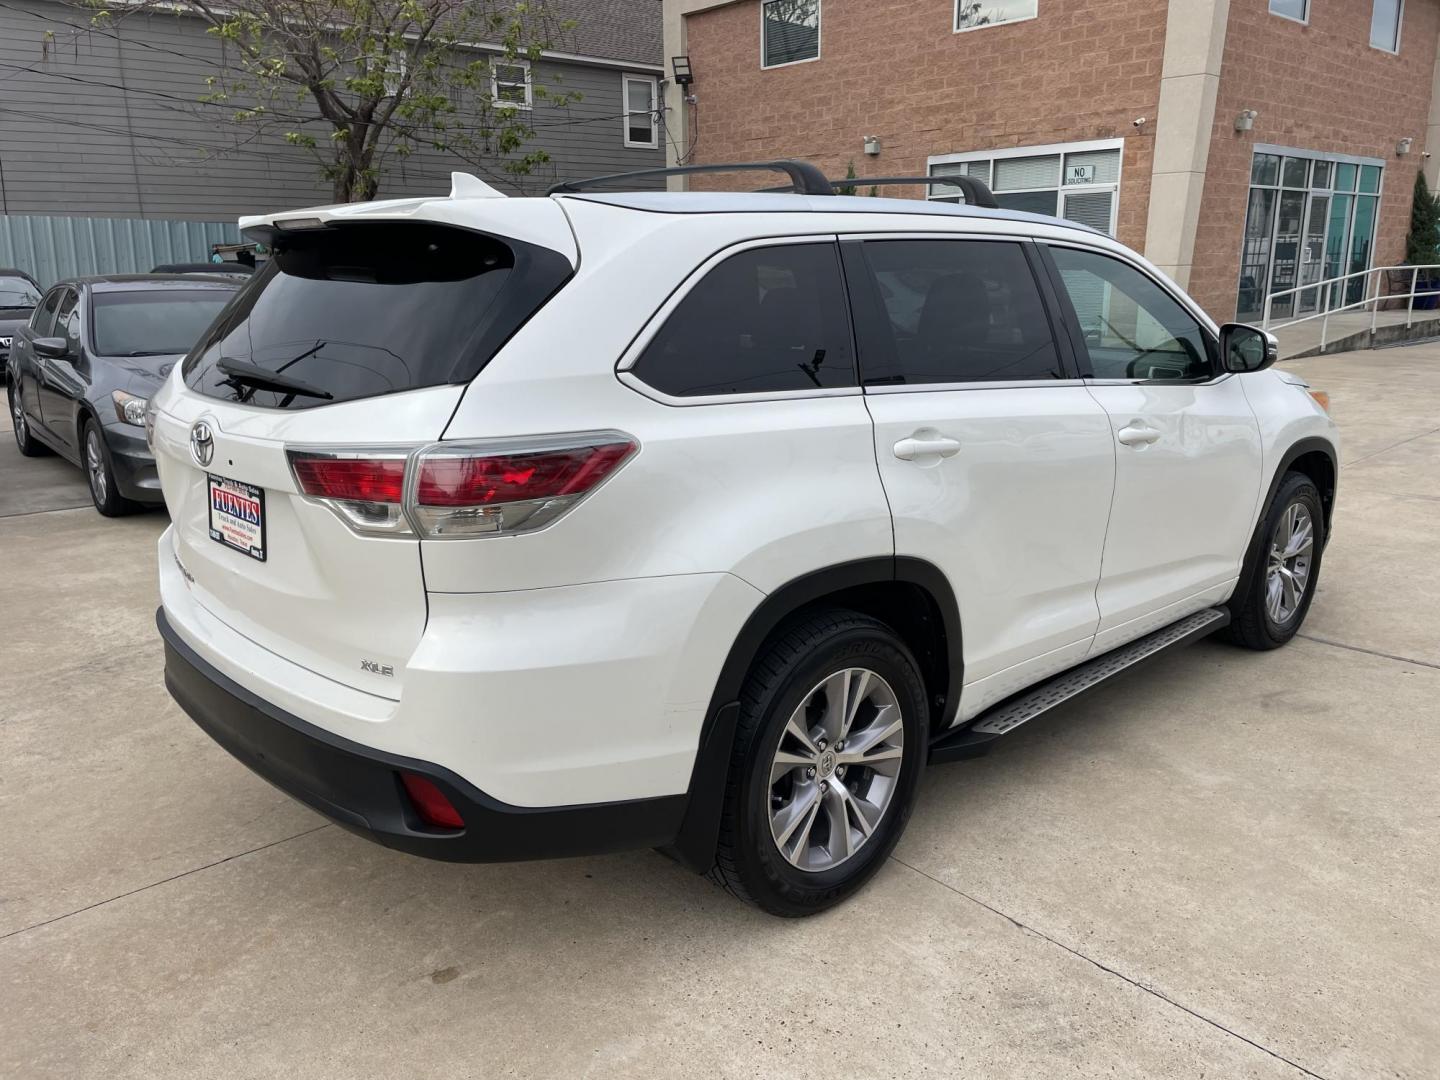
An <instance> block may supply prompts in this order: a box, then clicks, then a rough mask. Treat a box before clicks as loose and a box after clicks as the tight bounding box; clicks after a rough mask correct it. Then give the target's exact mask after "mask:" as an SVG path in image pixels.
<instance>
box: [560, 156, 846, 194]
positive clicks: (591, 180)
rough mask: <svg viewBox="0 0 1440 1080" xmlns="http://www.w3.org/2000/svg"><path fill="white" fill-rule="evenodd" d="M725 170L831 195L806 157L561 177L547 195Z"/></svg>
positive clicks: (792, 188) (830, 188)
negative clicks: (773, 176)
mask: <svg viewBox="0 0 1440 1080" xmlns="http://www.w3.org/2000/svg"><path fill="white" fill-rule="evenodd" d="M726 172H781V173H784V174H785V175H786V176H788V177H789V178H790V184H789V186H788V187H784V188H781V189H780V190H782V191H793V192H795V193H796V194H797V195H834V194H835V188H834V187H833V186H832V185H831V183H830V181H829V180H826V179H825V174H824V173H823V172H821V171H820V170H819V169H817V168H816V167H815V166H814V165H811V164H810V163H809V162H808V161H791V160H789V159H782V160H779V161H745V162H735V163H731V164H723V165H676V166H673V167H671V168H667V169H639V170H637V171H635V172H622V173H611V174H609V175H608V176H591V177H587V178H585V179H583V180H564V181H561V182H560V183H558V184H555V185H554V186H553V187H551V188H550V190H549V191H547V192H546V194H547V195H563V194H565V193H566V192H574V191H584V190H585V189H587V188H594V187H603V186H605V185H607V184H614V183H618V182H621V181H625V180H639V179H642V178H648V177H653V176H694V175H696V174H699V173H726Z"/></svg>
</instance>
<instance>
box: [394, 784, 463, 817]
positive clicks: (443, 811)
mask: <svg viewBox="0 0 1440 1080" xmlns="http://www.w3.org/2000/svg"><path fill="white" fill-rule="evenodd" d="M400 782H401V783H402V784H404V785H405V794H407V795H409V796H410V801H411V802H412V803H413V804H414V805H415V812H416V813H418V814H419V815H420V820H421V821H423V822H425V824H426V825H431V826H434V827H435V828H437V829H463V828H464V827H465V819H464V818H462V817H461V816H460V811H459V810H456V809H455V807H454V806H452V805H451V804H450V800H449V799H447V798H446V797H445V794H444V792H442V791H441V790H440V789H439V788H438V787H436V786H435V785H434V783H432V782H431V781H429V780H427V779H425V777H423V776H416V775H415V774H414V773H408V772H402V773H401V774H400Z"/></svg>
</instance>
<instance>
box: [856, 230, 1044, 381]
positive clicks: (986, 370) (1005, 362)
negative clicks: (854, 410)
mask: <svg viewBox="0 0 1440 1080" xmlns="http://www.w3.org/2000/svg"><path fill="white" fill-rule="evenodd" d="M863 249H864V254H865V264H866V265H867V266H868V268H869V271H870V284H871V289H870V299H871V302H869V303H866V302H864V300H863V299H862V301H861V302H860V303H858V304H857V312H858V313H859V314H857V319H856V329H857V331H858V336H859V340H860V363H861V370H862V372H863V373H864V379H865V383H866V385H914V384H917V383H918V384H926V383H936V384H939V383H973V382H1009V381H1016V380H1031V379H1061V378H1065V377H1066V372H1065V369H1064V365H1063V363H1062V360H1061V356H1060V351H1059V349H1058V348H1057V347H1056V343H1055V335H1054V333H1053V332H1052V330H1051V326H1050V320H1049V317H1048V315H1047V314H1046V308H1045V304H1044V302H1043V301H1042V299H1041V296H1040V289H1039V286H1038V284H1037V283H1036V280H1035V275H1034V273H1033V272H1032V271H1031V268H1030V262H1029V260H1028V259H1027V258H1026V257H1025V252H1024V251H1023V250H1022V249H1021V247H1020V245H1019V244H1017V243H1011V242H1004V241H991V240H940V239H937V240H874V241H867V242H866V243H865V244H864V245H863Z"/></svg>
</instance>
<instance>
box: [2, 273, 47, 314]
mask: <svg viewBox="0 0 1440 1080" xmlns="http://www.w3.org/2000/svg"><path fill="white" fill-rule="evenodd" d="M39 302H40V290H38V289H37V288H35V286H34V285H31V284H30V282H28V281H26V280H25V279H24V278H17V277H0V308H33V307H34V306H35V305H36V304H38V303H39Z"/></svg>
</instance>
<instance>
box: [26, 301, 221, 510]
mask: <svg viewBox="0 0 1440 1080" xmlns="http://www.w3.org/2000/svg"><path fill="white" fill-rule="evenodd" d="M240 284H241V283H240V282H238V281H236V280H234V279H233V278H219V277H201V276H199V275H195V274H187V275H183V276H182V275H172V276H160V275H152V274H143V275H128V276H116V277H82V278H71V279H69V280H67V281H61V282H59V283H57V284H55V285H53V286H51V287H50V290H49V291H48V292H47V293H46V294H45V296H44V299H42V300H41V302H40V304H39V306H38V307H36V308H35V311H34V314H33V315H31V317H30V321H29V322H28V323H27V324H25V325H24V326H22V327H20V328H19V329H18V330H17V331H15V333H14V335H13V336H14V343H13V345H12V346H11V349H10V358H9V361H8V363H7V370H8V372H9V375H10V381H9V387H8V395H9V404H10V415H11V418H12V420H13V421H14V425H15V442H16V443H17V444H18V445H19V447H20V452H21V453H22V454H24V455H26V456H27V457H34V456H37V455H39V454H43V453H45V452H47V451H53V452H55V453H57V454H59V455H61V456H62V457H64V458H66V459H68V460H69V461H71V462H73V463H74V464H76V465H79V466H80V467H81V468H83V469H84V470H85V473H86V476H87V478H88V479H89V481H90V495H91V498H93V499H94V500H95V508H96V509H97V510H99V511H100V513H102V514H104V515H106V516H107V517H117V516H119V515H121V514H125V513H130V512H131V511H134V510H136V509H138V508H139V507H140V506H142V505H144V504H153V503H160V502H162V501H163V497H162V495H161V493H160V484H159V481H158V479H157V478H156V475H155V459H154V457H152V456H151V453H150V448H149V446H148V445H147V444H146V440H145V405H146V402H147V399H148V398H149V397H150V395H151V393H153V392H154V391H155V390H156V389H158V388H159V386H160V384H161V382H162V381H163V380H164V378H165V376H167V375H168V374H169V373H170V369H171V368H173V367H174V366H175V363H176V362H177V361H178V360H180V359H181V357H182V356H184V354H185V353H187V352H188V351H189V350H190V347H191V346H192V345H194V343H195V342H196V340H197V339H198V338H199V337H200V334H201V332H202V331H204V330H205V328H206V327H208V326H209V325H210V323H211V322H213V321H214V319H215V317H216V316H217V315H219V313H220V311H221V309H223V308H224V307H225V305H226V304H227V303H228V302H229V300H230V298H231V297H232V296H233V295H234V294H235V292H236V290H237V289H238V288H239V287H240Z"/></svg>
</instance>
